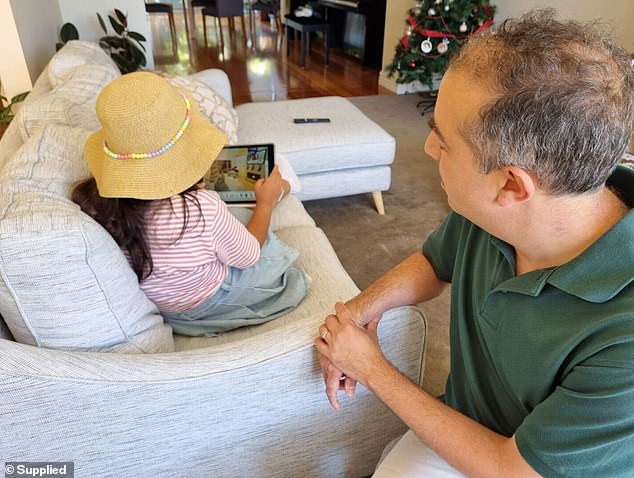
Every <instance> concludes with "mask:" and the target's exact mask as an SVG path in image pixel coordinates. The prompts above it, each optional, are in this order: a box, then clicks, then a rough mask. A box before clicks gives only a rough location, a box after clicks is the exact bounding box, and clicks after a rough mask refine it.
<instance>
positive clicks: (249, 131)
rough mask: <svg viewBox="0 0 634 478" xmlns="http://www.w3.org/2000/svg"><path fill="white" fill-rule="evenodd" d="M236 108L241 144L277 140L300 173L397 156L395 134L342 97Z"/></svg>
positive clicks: (386, 161) (387, 161)
mask: <svg viewBox="0 0 634 478" xmlns="http://www.w3.org/2000/svg"><path fill="white" fill-rule="evenodd" d="M236 110H237V111H238V115H239V117H240V123H239V127H238V139H239V141H240V143H241V144H248V143H266V142H273V143H275V150H276V152H280V153H283V154H284V156H285V157H286V159H288V161H289V162H290V163H291V164H292V166H293V169H294V170H295V172H296V173H297V175H298V176H300V177H301V176H303V175H305V174H311V173H316V172H320V173H322V172H325V171H338V170H343V169H350V168H367V167H372V166H386V165H389V164H391V163H392V161H393V160H394V154H395V150H396V146H395V140H394V137H393V136H392V135H390V134H389V133H388V132H387V131H385V130H384V129H383V128H381V126H379V125H378V124H376V123H375V122H374V121H372V120H371V119H370V118H368V117H367V116H365V115H364V114H363V113H362V112H361V110H360V109H359V108H357V107H356V106H354V105H353V104H352V103H351V102H350V101H348V100H347V99H345V98H341V97H339V96H327V97H323V98H307V99H299V100H288V101H274V102H271V103H246V104H242V105H239V106H238V107H237V108H236ZM293 118H330V123H309V124H295V123H293ZM302 187H304V186H303V185H302ZM333 187H337V185H336V184H335V185H333Z"/></svg>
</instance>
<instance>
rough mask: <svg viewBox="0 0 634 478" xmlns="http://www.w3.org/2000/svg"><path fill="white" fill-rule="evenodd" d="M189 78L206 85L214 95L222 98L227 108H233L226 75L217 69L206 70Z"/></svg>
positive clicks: (229, 85)
mask: <svg viewBox="0 0 634 478" xmlns="http://www.w3.org/2000/svg"><path fill="white" fill-rule="evenodd" d="M190 78H192V79H194V80H197V81H200V82H201V83H204V84H206V85H207V86H209V87H210V88H211V89H213V90H214V91H215V92H216V93H218V94H219V95H220V96H222V97H223V98H224V99H225V100H226V101H227V103H229V106H233V97H232V96H231V82H230V81H229V77H228V76H227V74H226V73H225V72H224V71H223V70H220V69H218V68H208V69H207V70H203V71H199V72H197V73H193V74H191V75H190Z"/></svg>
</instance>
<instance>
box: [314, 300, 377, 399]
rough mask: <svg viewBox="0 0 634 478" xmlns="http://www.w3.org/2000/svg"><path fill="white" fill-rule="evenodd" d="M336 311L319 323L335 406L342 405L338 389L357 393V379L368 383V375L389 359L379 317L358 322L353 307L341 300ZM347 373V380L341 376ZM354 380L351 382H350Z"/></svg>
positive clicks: (317, 344) (324, 369)
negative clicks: (379, 331)
mask: <svg viewBox="0 0 634 478" xmlns="http://www.w3.org/2000/svg"><path fill="white" fill-rule="evenodd" d="M335 311H336V315H329V316H328V317H326V321H325V322H324V324H323V325H321V326H320V327H319V334H320V337H319V338H318V339H316V340H315V347H317V350H319V352H320V358H319V362H320V365H321V369H322V373H323V374H324V381H325V382H326V395H327V396H328V400H329V401H330V403H331V404H332V406H333V407H334V408H335V409H339V408H340V405H339V401H338V400H337V391H338V390H341V389H343V390H345V391H346V394H347V395H351V394H352V393H354V388H355V386H356V381H357V380H358V381H360V382H361V383H366V380H367V376H368V375H369V374H370V373H371V372H372V370H374V369H375V367H376V365H377V363H379V362H380V361H385V362H386V359H385V357H384V356H383V353H382V352H381V349H380V347H379V340H378V337H377V328H378V320H372V321H371V322H369V323H368V324H367V326H366V328H364V327H361V326H360V325H358V323H357V321H356V320H355V317H354V315H353V314H352V312H351V311H350V309H349V308H348V307H347V306H346V305H344V304H343V303H341V302H337V304H335ZM343 374H345V377H346V378H345V382H344V383H343V384H342V383H341V378H342V376H343ZM349 380H350V382H348V381H349Z"/></svg>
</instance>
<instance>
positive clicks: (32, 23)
mask: <svg viewBox="0 0 634 478" xmlns="http://www.w3.org/2000/svg"><path fill="white" fill-rule="evenodd" d="M10 3H11V8H12V9H13V18H14V20H15V24H16V27H17V30H18V33H19V35H20V43H21V45H22V51H23V53H24V58H25V60H26V64H27V67H28V70H29V76H30V78H31V82H35V80H36V79H37V77H38V76H39V74H40V73H41V71H42V70H43V69H44V67H45V66H46V64H47V63H48V60H49V59H50V58H51V56H53V55H54V54H55V43H56V42H57V38H58V30H59V26H60V25H61V23H60V22H61V20H62V17H61V15H60V11H59V6H58V5H57V2H56V1H42V0H11V1H10Z"/></svg>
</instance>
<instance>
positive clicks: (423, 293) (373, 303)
mask: <svg viewBox="0 0 634 478" xmlns="http://www.w3.org/2000/svg"><path fill="white" fill-rule="evenodd" d="M446 286H447V283H446V282H443V281H441V280H440V279H438V277H437V276H436V273H435V272H434V269H433V268H432V266H431V264H430V263H429V261H428V260H427V258H426V257H425V256H424V255H423V253H422V252H420V251H419V252H416V253H414V254H412V255H411V256H409V257H407V258H405V259H404V260H403V261H402V262H401V263H399V264H398V265H396V266H395V267H394V268H392V269H391V270H389V271H388V272H386V273H385V274H384V275H382V276H381V277H379V278H378V279H377V280H376V281H374V282H373V283H372V284H371V285H370V286H369V287H368V288H367V289H365V290H364V291H363V292H361V293H360V294H359V295H357V296H356V297H354V298H353V299H351V300H349V301H348V302H347V303H346V305H347V306H348V308H349V309H350V310H351V311H352V313H353V315H354V316H355V317H356V320H357V323H358V324H359V325H366V324H367V323H368V322H370V321H371V320H375V319H380V318H381V315H382V314H383V313H384V312H385V311H387V310H390V309H392V308H394V307H399V306H401V305H412V304H418V303H419V302H424V301H426V300H430V299H433V298H434V297H436V296H438V295H440V293H441V292H442V291H443V290H444V288H445V287H446Z"/></svg>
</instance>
